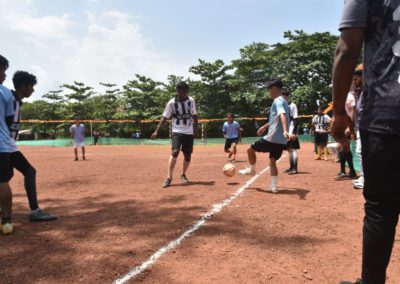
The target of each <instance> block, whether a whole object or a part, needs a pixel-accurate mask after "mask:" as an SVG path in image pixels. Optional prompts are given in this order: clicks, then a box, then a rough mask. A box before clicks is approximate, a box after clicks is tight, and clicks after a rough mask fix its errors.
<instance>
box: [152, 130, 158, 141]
mask: <svg viewBox="0 0 400 284" xmlns="http://www.w3.org/2000/svg"><path fill="white" fill-rule="evenodd" d="M157 135H158V132H157V131H154V132H153V134H151V139H153V140H154V139H156V138H157Z"/></svg>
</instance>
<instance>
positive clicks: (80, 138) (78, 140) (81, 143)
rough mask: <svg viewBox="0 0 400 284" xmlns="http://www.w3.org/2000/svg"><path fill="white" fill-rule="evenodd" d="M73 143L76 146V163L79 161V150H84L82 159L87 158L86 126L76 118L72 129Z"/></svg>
mask: <svg viewBox="0 0 400 284" xmlns="http://www.w3.org/2000/svg"><path fill="white" fill-rule="evenodd" d="M70 132H71V138H72V142H73V144H74V154H75V161H78V148H79V147H81V148H82V159H83V160H86V157H85V152H86V151H85V126H84V125H83V124H82V123H81V121H80V119H79V118H78V117H75V124H74V125H72V126H71V128H70Z"/></svg>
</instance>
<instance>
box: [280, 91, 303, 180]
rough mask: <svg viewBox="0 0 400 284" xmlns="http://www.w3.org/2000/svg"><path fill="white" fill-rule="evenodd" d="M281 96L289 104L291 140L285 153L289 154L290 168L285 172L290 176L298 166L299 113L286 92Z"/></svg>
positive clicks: (295, 171)
mask: <svg viewBox="0 0 400 284" xmlns="http://www.w3.org/2000/svg"><path fill="white" fill-rule="evenodd" d="M282 95H283V97H284V98H285V100H287V102H288V103H289V117H290V122H289V134H290V135H292V137H293V138H292V139H290V140H289V141H288V143H287V151H288V152H289V162H290V168H289V169H287V170H286V171H285V173H288V174H290V175H293V174H297V173H298V171H297V164H298V160H299V158H298V153H297V151H298V150H299V149H300V142H299V138H298V137H297V130H298V124H299V112H298V109H297V106H296V104H295V103H293V102H292V101H291V96H292V94H291V93H290V92H289V91H288V90H283V91H282Z"/></svg>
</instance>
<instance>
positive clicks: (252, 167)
mask: <svg viewBox="0 0 400 284" xmlns="http://www.w3.org/2000/svg"><path fill="white" fill-rule="evenodd" d="M250 169H251V171H252V172H255V171H256V165H255V164H254V165H250Z"/></svg>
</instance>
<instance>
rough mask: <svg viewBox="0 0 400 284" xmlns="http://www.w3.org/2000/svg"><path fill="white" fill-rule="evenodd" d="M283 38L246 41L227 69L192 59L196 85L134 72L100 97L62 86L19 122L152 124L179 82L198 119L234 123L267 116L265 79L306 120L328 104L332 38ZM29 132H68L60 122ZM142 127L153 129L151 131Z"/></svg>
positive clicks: (29, 106)
mask: <svg viewBox="0 0 400 284" xmlns="http://www.w3.org/2000/svg"><path fill="white" fill-rule="evenodd" d="M284 38H285V42H284V43H276V44H272V45H269V44H267V43H263V42H253V43H251V44H249V45H247V46H245V47H243V48H241V49H240V57H239V58H237V59H234V60H232V61H231V62H230V63H225V62H224V61H223V60H220V59H218V60H215V61H213V62H207V61H205V60H202V59H199V60H198V63H197V65H195V66H192V67H190V68H189V72H190V73H191V74H193V75H195V76H193V77H194V78H196V79H193V78H183V77H179V76H177V75H170V76H168V78H167V80H166V82H158V81H155V80H153V79H152V78H149V77H146V76H143V75H139V74H136V75H134V76H133V78H132V79H131V80H129V81H128V82H126V83H125V84H124V85H123V86H117V85H115V84H113V83H109V82H107V83H100V85H101V89H102V91H96V89H95V88H94V87H92V86H87V85H86V84H85V83H84V82H79V81H74V82H72V83H69V84H63V85H61V86H60V88H59V89H58V90H53V91H49V92H48V93H47V94H45V95H43V99H41V100H36V101H34V102H31V103H25V104H24V105H23V108H22V112H23V118H24V119H39V120H64V119H72V118H73V117H74V116H76V115H78V116H80V118H81V119H99V120H120V119H127V120H133V121H140V120H144V119H146V120H149V119H150V120H152V119H159V118H160V116H161V114H162V111H163V109H164V107H165V104H166V103H167V101H168V100H169V99H170V98H172V97H173V96H174V95H175V85H176V83H177V82H178V81H180V80H186V81H187V82H188V83H189V86H190V93H191V96H193V97H194V98H195V100H196V103H197V108H198V113H199V116H200V118H223V117H224V116H225V114H226V113H228V112H231V113H234V114H235V115H236V116H237V117H260V116H267V115H268V113H269V106H270V105H271V100H270V99H268V98H267V92H266V84H267V82H268V79H269V78H271V77H279V78H281V79H282V80H283V81H284V84H285V87H286V88H287V89H289V90H290V91H291V92H292V94H293V97H292V98H293V101H294V102H295V103H296V104H297V106H298V108H299V112H300V113H301V114H312V113H313V112H314V111H315V109H316V107H317V100H319V101H320V102H322V103H326V104H327V103H328V102H330V101H331V91H330V88H329V85H330V83H331V70H332V64H333V55H334V50H335V46H336V43H337V40H338V37H337V36H336V35H332V34H330V33H329V32H323V33H313V34H308V33H305V32H303V31H301V30H296V31H288V32H285V33H284ZM30 127H33V128H34V130H36V131H39V130H40V131H42V132H43V131H44V132H50V131H56V132H57V133H63V135H67V133H68V125H66V124H58V125H51V124H50V125H31V126H30ZM147 127H148V128H151V129H152V128H154V125H148V126H147ZM96 128H98V129H99V130H100V131H105V130H106V131H107V132H111V134H112V135H115V136H120V137H126V136H129V135H130V133H131V132H132V131H133V130H135V129H136V128H137V126H135V125H128V124H127V125H125V124H115V125H113V124H110V123H108V124H107V125H106V124H104V125H96ZM110 129H111V130H112V131H109V130H110ZM141 130H142V131H143V129H141ZM145 132H147V131H145Z"/></svg>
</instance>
